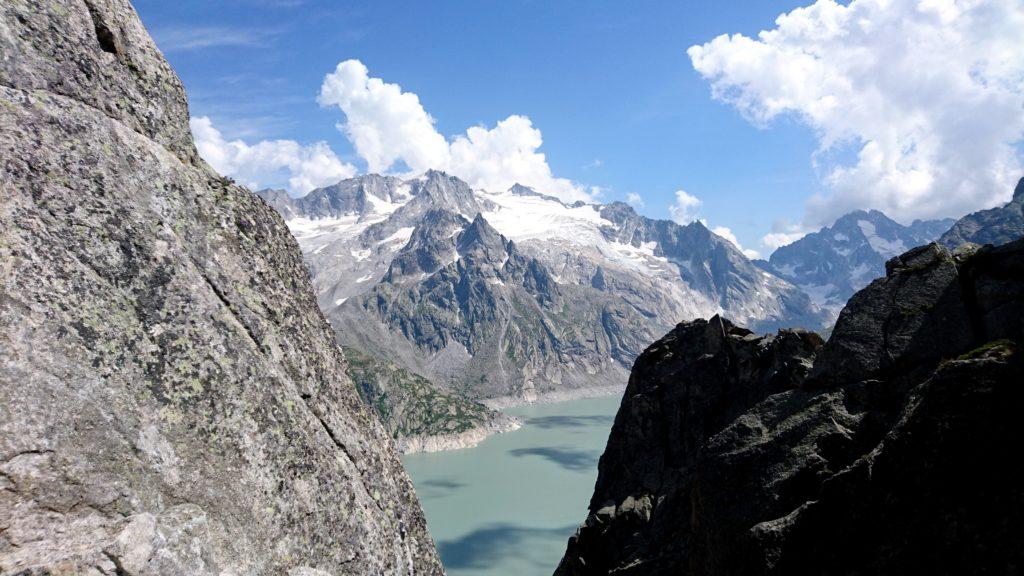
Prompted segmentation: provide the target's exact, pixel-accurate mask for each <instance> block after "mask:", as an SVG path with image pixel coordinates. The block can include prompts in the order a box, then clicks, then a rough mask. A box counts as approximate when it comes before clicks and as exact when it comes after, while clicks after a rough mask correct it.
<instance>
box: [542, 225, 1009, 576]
mask: <svg viewBox="0 0 1024 576" xmlns="http://www.w3.org/2000/svg"><path fill="white" fill-rule="evenodd" d="M886 268H887V275H886V277H885V278H882V279H879V280H876V281H874V282H873V283H872V284H871V285H870V286H868V287H867V288H865V289H864V290H862V291H860V292H859V293H857V294H856V295H855V296H854V297H853V298H852V299H851V300H850V302H849V304H848V305H847V307H846V308H845V309H844V310H843V312H842V313H841V315H840V317H839V320H838V323H837V325H836V327H835V331H834V332H833V334H832V336H831V338H830V339H829V341H828V342H827V343H826V344H825V345H824V346H821V344H820V340H819V339H818V338H817V337H816V336H814V335H813V334H810V333H806V332H796V331H780V332H779V333H778V334H777V335H775V336H766V337H756V336H754V335H752V334H750V333H748V332H747V331H745V330H742V329H739V328H736V327H734V326H732V325H731V324H730V323H729V322H727V321H725V320H721V319H719V318H714V319H712V320H711V321H707V322H705V321H702V320H698V321H695V322H691V323H686V324H681V325H680V326H679V327H677V328H676V329H675V330H673V331H672V332H671V333H669V334H668V335H667V336H665V337H664V338H663V339H662V340H660V341H658V342H657V343H655V344H654V345H652V346H651V347H650V348H648V349H647V351H645V352H644V353H643V354H642V355H641V356H640V357H639V358H638V360H637V362H636V364H635V366H634V370H633V374H632V377H631V379H630V383H629V387H628V388H627V390H626V394H625V396H624V398H623V402H622V405H621V407H620V409H619V413H618V415H617V416H616V421H615V425H614V428H613V430H612V433H611V436H610V438H609V441H608V446H607V448H606V451H605V453H604V455H603V456H602V458H601V462H600V474H599V478H598V481H597V485H596V488H595V492H594V496H593V499H592V500H591V504H590V515H589V516H588V518H587V519H586V522H585V523H584V524H583V525H582V526H581V527H580V529H579V531H578V532H577V534H576V535H575V536H573V537H572V538H571V539H570V541H569V545H568V550H567V552H566V555H565V557H564V558H563V560H562V563H561V565H560V566H559V568H558V570H557V572H556V574H561V575H570V574H572V575H583V574H609V573H614V574H624V575H625V574H644V575H652V574H691V575H705V574H707V575H710V574H714V575H727V574H745V575H756V574H778V575H789V574H836V575H840V574H842V575H853V574H894V575H895V574H950V575H952V574H967V573H969V574H1014V573H1017V572H1018V571H1019V570H1020V569H1021V567H1022V566H1024V552H1022V551H1021V548H1020V546H1019V540H1020V534H1021V529H1020V526H1021V525H1022V521H1024V489H1022V488H1021V487H1020V486H1019V485H1018V483H1016V482H1015V481H1014V480H1013V479H1014V477H1015V473H1014V470H1015V469H1016V462H1015V461H1014V459H1013V457H1012V456H1011V455H1012V454H1014V453H1015V450H1016V448H1017V447H1018V446H1019V445H1020V443H1021V441H1022V440H1024V433H1022V432H1021V430H1020V427H1019V426H1018V425H1017V423H1016V420H1017V417H1016V414H1018V413H1019V412H1020V410H1021V408H1022V407H1024V386H1022V383H1024V350H1022V349H1021V342H1022V339H1024V240H1018V241H1015V242H1013V243H1011V244H1007V245H1004V246H1001V247H997V248H993V247H991V246H987V247H985V248H982V249H980V250H978V251H977V252H971V251H970V250H964V251H960V252H958V253H955V254H952V253H950V252H948V251H946V250H945V249H943V248H940V247H939V246H938V245H934V244H933V245H930V246H925V247H922V248H916V249H914V250H911V251H909V252H907V253H906V254H904V255H902V256H900V257H898V258H895V259H893V260H891V261H890V262H889V263H888V264H887V266H886Z"/></svg>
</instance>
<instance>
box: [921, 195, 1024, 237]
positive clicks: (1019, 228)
mask: <svg viewBox="0 0 1024 576" xmlns="http://www.w3.org/2000/svg"><path fill="white" fill-rule="evenodd" d="M1021 236H1024V178H1021V179H1020V181H1019V182H1018V183H1017V187H1016V188H1015V189H1014V191H1013V199H1012V200H1010V201H1009V202H1008V203H1006V204H1005V205H1003V206H1001V207H999V208H992V209H989V210H981V211H980V212H974V213H973V214H968V215H967V216H964V217H963V218H961V219H960V220H958V221H957V222H956V224H954V225H953V227H952V228H950V229H949V231H948V232H946V233H945V234H943V235H942V238H940V239H939V243H940V244H942V245H944V246H946V247H948V248H956V247H957V246H960V245H961V244H964V243H967V242H971V243H974V244H993V245H996V246H998V245H1000V244H1005V243H1007V242H1011V241H1013V240H1016V239H1017V238H1020V237H1021Z"/></svg>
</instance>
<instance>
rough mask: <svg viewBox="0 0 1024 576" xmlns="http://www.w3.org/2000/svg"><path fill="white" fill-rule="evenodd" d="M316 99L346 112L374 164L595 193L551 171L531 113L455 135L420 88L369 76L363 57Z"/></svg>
mask: <svg viewBox="0 0 1024 576" xmlns="http://www.w3.org/2000/svg"><path fill="white" fill-rule="evenodd" d="M318 101H319V102H320V104H321V105H322V106H337V107H338V108H339V109H341V111H342V112H344V114H345V122H344V123H342V124H339V125H338V128H339V130H341V131H342V132H343V133H344V134H345V135H346V136H347V137H348V138H349V140H350V141H351V142H352V145H353V147H354V148H355V150H356V153H357V154H359V156H360V157H362V158H363V159H364V160H366V164H367V168H368V169H369V171H370V172H388V171H390V170H392V169H394V168H396V167H399V166H404V167H405V168H407V169H408V170H409V171H411V172H412V173H420V172H424V171H426V170H428V169H437V170H444V171H446V172H449V173H451V174H453V175H455V176H458V177H459V178H462V179H464V180H466V181H467V182H469V184H470V185H472V186H474V187H476V188H484V189H487V190H504V189H507V188H509V187H511V186H512V185H513V184H516V183H519V184H523V185H525V186H530V187H532V188H535V189H537V190H539V191H541V192H543V193H545V194H552V195H555V196H558V197H560V198H562V199H563V200H567V201H575V200H591V199H593V195H594V192H593V191H592V190H587V189H584V188H583V187H581V186H579V185H577V184H575V183H573V182H571V181H570V180H567V179H565V178H557V177H555V176H554V175H553V174H552V172H551V168H550V166H549V165H548V163H547V159H546V158H545V156H544V154H543V153H542V152H539V149H540V146H541V144H542V143H543V139H542V137H541V132H540V130H539V129H537V128H536V127H534V126H533V124H532V122H531V121H530V119H529V118H527V117H526V116H520V115H512V116H509V117H508V118H506V119H504V120H502V121H500V122H498V123H497V125H495V126H494V127H493V128H487V127H484V126H474V127H471V128H469V129H468V130H466V133H465V134H464V135H457V136H455V137H454V138H452V139H451V140H449V139H446V138H445V137H444V136H442V135H441V134H440V133H439V132H438V131H437V129H436V128H435V127H434V119H433V118H431V116H430V114H428V113H427V111H426V110H425V109H424V108H423V105H422V104H421V103H420V99H419V97H418V96H417V95H416V94H414V93H412V92H405V91H403V90H402V88H401V86H399V85H398V84H390V83H387V82H384V81H383V80H381V79H380V78H371V77H370V75H369V71H368V70H367V68H366V66H365V65H363V63H362V62H360V61H358V60H346V61H344V62H341V63H340V64H338V66H337V68H335V70H334V72H331V73H330V74H327V76H326V77H325V78H324V82H323V85H322V86H321V88H320V96H319V99H318Z"/></svg>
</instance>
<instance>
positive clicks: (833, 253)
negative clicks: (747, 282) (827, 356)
mask: <svg viewBox="0 0 1024 576" xmlns="http://www.w3.org/2000/svg"><path fill="white" fill-rule="evenodd" d="M952 224H953V220H951V219H946V220H927V221H922V220H915V221H914V222H913V223H912V224H911V225H909V226H903V225H902V224H900V223H898V222H896V221H894V220H892V219H890V218H888V217H887V216H886V215H885V214H882V213H881V212H879V211H877V210H870V211H863V210H858V211H856V212H851V213H849V214H847V215H845V216H843V217H841V218H839V219H838V220H836V222H835V224H833V225H832V226H827V227H825V228H822V229H821V230H819V231H818V232H813V233H811V234H808V235H806V236H804V237H803V238H801V239H799V240H797V241H796V242H793V243H792V244H789V245H786V246H782V247H780V248H779V249H778V250H776V251H775V252H773V253H772V255H771V257H770V259H769V261H768V262H767V263H766V266H765V268H766V269H767V270H769V271H771V272H773V273H774V274H776V275H778V276H780V277H782V278H785V279H786V280H789V281H790V282H792V283H794V284H796V285H797V286H799V287H800V288H801V289H803V290H804V291H805V292H807V293H808V294H810V295H811V297H812V298H813V299H814V301H815V302H816V303H817V304H819V305H821V306H823V307H826V308H829V309H832V310H834V311H835V313H838V312H839V310H840V309H842V307H843V306H844V305H845V304H846V301H847V300H849V298H850V296H852V295H853V294H854V292H856V291H857V290H860V289H861V288H863V287H864V286H867V285H868V283H869V282H871V281H872V280H874V279H875V278H878V277H880V276H883V275H884V274H885V262H886V261H887V260H889V259H890V258H893V257H895V256H898V255H900V254H902V253H903V252H905V251H906V250H907V249H909V248H911V247H913V246H920V245H923V244H927V243H929V242H932V241H934V240H935V239H936V238H938V237H939V235H941V234H942V233H943V232H944V231H946V230H948V229H949V227H950V226H951V225H952Z"/></svg>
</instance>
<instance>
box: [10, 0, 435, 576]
mask: <svg viewBox="0 0 1024 576" xmlns="http://www.w3.org/2000/svg"><path fill="white" fill-rule="evenodd" d="M0 54H3V58H0V134H3V136H4V137H3V138H2V139H0V159H2V172H0V181H2V182H4V184H3V186H2V192H0V573H4V574H94V575H98V574H148V575H172V574H174V575H177V574H195V575H211V576H212V575H219V574H254V575H255V574H268V575H269V574H306V575H313V574H342V573H344V574H385V573H387V574H410V573H413V572H415V573H416V574H441V573H442V570H441V567H440V564H439V562H438V560H437V557H436V553H435V550H434V546H433V543H432V542H431V539H430V537H429V535H428V534H427V530H426V523H425V521H424V518H423V514H422V512H421V510H420V507H419V504H418V502H417V500H416V497H415V494H414V492H413V489H412V485H411V483H410V482H409V479H408V478H407V476H406V474H405V472H404V471H403V469H402V466H401V463H400V462H399V460H398V457H397V454H396V453H395V451H394V449H393V447H392V445H391V442H390V440H389V439H388V437H387V435H386V434H385V432H384V430H383V429H382V428H381V426H380V424H379V423H378V422H377V421H376V419H375V418H374V417H373V415H372V414H371V413H370V412H369V411H368V410H367V409H366V408H365V407H364V406H363V404H362V402H361V401H360V400H359V398H358V395H357V394H356V391H355V389H354V387H353V385H352V383H351V381H350V380H349V379H348V378H347V377H346V376H345V372H344V371H345V360H344V357H343V356H342V354H341V352H340V350H339V348H338V346H337V343H336V341H335V338H334V335H333V334H332V333H331V331H330V328H329V326H328V325H327V323H326V322H325V321H324V318H323V316H322V315H321V313H320V311H319V310H318V309H317V306H316V302H315V300H314V299H313V297H312V289H311V286H310V284H309V282H308V279H307V274H306V269H305V267H304V264H303V262H302V257H301V254H300V252H299V250H298V247H297V246H296V243H295V241H294V239H293V238H292V237H291V235H290V234H289V233H288V230H287V228H286V227H285V225H284V223H283V221H282V220H281V218H280V217H279V216H278V215H277V214H276V213H274V212H273V211H272V210H270V209H269V208H268V207H267V206H266V204H265V203H264V202H262V201H260V200H259V199H257V198H256V197H255V196H254V195H252V194H251V193H250V192H249V191H247V190H245V189H243V188H240V187H237V186H234V185H232V184H231V183H230V182H229V181H228V180H226V179H222V178H221V177H220V176H218V175H217V174H215V173H214V172H213V171H212V170H211V169H210V168H209V167H208V166H206V164H204V163H203V162H202V161H201V160H199V159H198V155H197V154H196V151H195V148H194V145H193V142H192V139H191V136H190V134H189V128H188V109H187V102H186V99H185V94H184V91H183V89H182V87H181V83H180V82H179V81H178V79H177V77H176V76H175V75H174V73H173V72H172V71H171V69H170V67H169V66H168V64H167V62H166V61H165V60H164V59H163V57H162V56H161V55H160V53H159V52H158V51H157V49H156V47H155V46H154V44H153V43H152V41H151V40H150V38H149V37H148V35H147V34H146V31H145V29H144V28H143V27H142V25H141V23H140V22H139V21H138V19H137V16H136V15H135V12H134V11H133V9H132V7H131V6H130V5H129V4H128V3H127V2H126V1H123V0H102V1H101V0H55V1H51V2H46V3H39V2H4V3H2V4H0Z"/></svg>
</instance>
